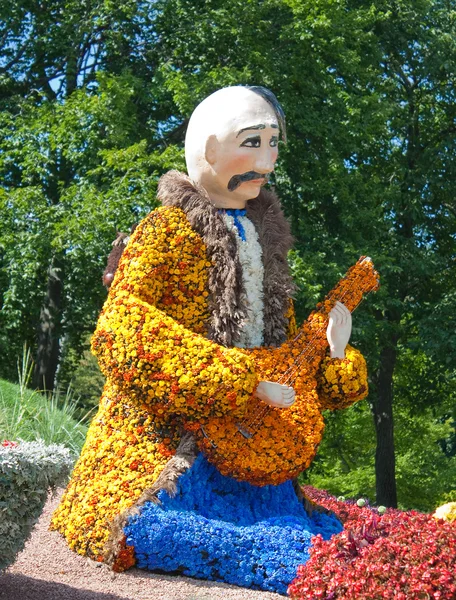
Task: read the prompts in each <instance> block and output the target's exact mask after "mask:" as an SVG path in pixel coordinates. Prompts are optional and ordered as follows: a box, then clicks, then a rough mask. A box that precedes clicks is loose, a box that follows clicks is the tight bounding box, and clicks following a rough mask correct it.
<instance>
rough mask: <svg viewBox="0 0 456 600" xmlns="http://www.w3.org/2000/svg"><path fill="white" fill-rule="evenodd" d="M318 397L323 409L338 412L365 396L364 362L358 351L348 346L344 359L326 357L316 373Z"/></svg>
mask: <svg viewBox="0 0 456 600" xmlns="http://www.w3.org/2000/svg"><path fill="white" fill-rule="evenodd" d="M317 384H318V397H319V400H320V404H321V407H322V408H323V409H330V410H338V409H341V408H347V407H348V406H350V405H351V404H354V403H355V402H358V400H362V399H363V398H365V397H366V396H367V393H368V383H367V367H366V361H365V360H364V357H363V355H362V354H361V352H359V350H356V349H355V348H353V347H352V346H350V345H348V346H347V347H346V349H345V358H330V357H329V356H326V357H325V358H324V359H323V361H322V362H321V365H320V369H319V371H318V373H317Z"/></svg>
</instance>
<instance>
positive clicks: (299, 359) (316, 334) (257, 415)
mask: <svg viewBox="0 0 456 600" xmlns="http://www.w3.org/2000/svg"><path fill="white" fill-rule="evenodd" d="M347 293H348V290H347V291H346V292H345V293H344V294H343V295H342V296H341V297H340V299H341V300H342V299H343V298H344V297H345V295H346V294H347ZM316 314H318V312H317V313H316ZM326 327H327V324H326V323H325V324H324V325H323V326H321V327H319V328H318V329H313V331H312V333H313V337H312V338H310V339H309V340H308V341H307V342H306V345H305V346H304V348H303V349H302V350H301V352H300V353H299V354H298V355H297V356H296V357H295V358H294V360H293V364H292V365H291V366H290V367H289V368H288V369H287V371H285V373H282V375H281V376H280V378H279V379H278V380H277V382H276V383H281V384H282V385H288V384H289V383H291V381H292V377H293V375H294V374H295V373H296V372H297V371H298V369H299V368H300V366H301V365H302V363H303V362H304V358H306V359H310V358H314V357H315V356H316V354H317V353H318V348H316V347H315V345H314V342H315V341H316V340H317V339H321V334H322V333H323V331H325V329H326ZM303 333H304V332H303V331H301V332H300V333H299V335H297V336H296V337H295V338H294V339H293V341H292V343H293V342H295V341H297V340H298V339H299V338H300V337H301V336H302V335H303ZM309 348H310V349H312V350H314V352H313V354H312V355H310V354H309V355H308V356H305V357H303V354H305V353H306V352H307V351H308V350H309ZM325 350H326V348H325ZM284 377H285V378H286V379H285V380H284V381H282V380H283V378H284ZM295 379H296V378H295ZM269 408H271V407H270V406H269V405H268V404H266V403H265V404H264V406H261V407H260V408H259V410H257V412H254V414H253V415H250V416H249V417H246V418H245V419H244V420H243V421H241V423H240V424H239V426H240V427H246V426H247V427H248V428H251V427H253V425H254V424H256V422H257V421H258V420H259V419H261V418H262V417H263V416H264V415H265V414H266V412H267V411H268V409H269Z"/></svg>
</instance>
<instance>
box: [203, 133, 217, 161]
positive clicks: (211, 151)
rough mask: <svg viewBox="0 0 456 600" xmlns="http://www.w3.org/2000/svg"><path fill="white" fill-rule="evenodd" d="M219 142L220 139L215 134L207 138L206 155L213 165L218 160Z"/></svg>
mask: <svg viewBox="0 0 456 600" xmlns="http://www.w3.org/2000/svg"><path fill="white" fill-rule="evenodd" d="M217 144H218V140H217V137H216V136H215V135H210V136H209V137H208V138H207V140H206V148H205V151H204V157H205V159H206V160H207V162H208V163H209V164H210V165H213V164H214V163H215V161H216V160H217Z"/></svg>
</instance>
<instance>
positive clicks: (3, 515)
mask: <svg viewBox="0 0 456 600" xmlns="http://www.w3.org/2000/svg"><path fill="white" fill-rule="evenodd" d="M74 458H75V457H74V456H73V455H72V454H71V452H70V450H69V449H68V448H65V447H64V446H61V445H56V444H52V445H49V446H46V445H45V444H44V443H43V442H42V441H38V442H21V443H19V444H16V443H14V442H6V441H5V442H3V443H2V444H1V445H0V540H1V543H0V570H1V569H5V568H6V567H7V566H8V565H10V564H12V563H13V562H14V560H15V558H16V555H17V553H18V552H20V551H21V550H22V548H23V547H24V545H25V542H26V541H27V539H28V537H29V536H30V533H31V531H32V528H33V526H34V525H35V523H36V521H37V520H38V518H39V516H40V514H41V511H42V510H43V506H44V503H45V501H46V497H47V493H48V490H49V489H51V490H52V491H54V490H55V488H56V487H57V486H59V485H62V484H64V483H65V480H66V478H67V477H68V475H69V473H70V470H71V467H72V465H73V462H74Z"/></svg>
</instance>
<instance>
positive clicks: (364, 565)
mask: <svg viewBox="0 0 456 600" xmlns="http://www.w3.org/2000/svg"><path fill="white" fill-rule="evenodd" d="M304 491H305V493H306V494H307V496H308V497H311V499H312V500H314V501H316V502H318V503H319V504H321V505H323V506H325V507H326V508H328V509H330V510H332V511H334V513H336V514H337V515H338V516H339V518H340V519H341V520H342V521H343V523H344V526H345V530H344V531H343V532H342V533H340V534H338V535H336V536H333V537H332V538H331V540H329V541H328V542H324V541H323V539H322V538H321V537H320V536H316V537H315V538H314V540H313V542H314V545H313V547H312V548H311V550H310V559H309V561H308V562H307V563H306V564H305V565H302V566H301V567H299V568H298V576H297V578H296V579H295V580H294V581H293V583H292V584H291V585H290V586H289V588H288V594H289V596H290V597H291V598H293V599H295V600H304V599H305V600H313V599H319V600H323V599H325V600H336V599H339V598H343V599H344V600H361V599H369V600H376V599H390V598H391V599H394V600H422V599H423V600H424V599H435V600H454V599H455V598H456V524H454V523H447V522H445V521H442V520H437V519H435V518H434V517H433V516H432V515H427V514H422V513H418V512H415V511H407V512H402V511H399V510H394V509H388V511H387V512H386V514H384V515H379V514H378V511H377V509H374V508H370V507H369V506H365V507H362V508H361V507H359V506H357V505H356V503H355V502H350V501H349V502H340V501H338V500H336V498H334V497H333V496H330V495H329V494H328V493H327V492H320V491H319V490H315V489H314V488H311V487H310V486H306V487H305V488H304Z"/></svg>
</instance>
